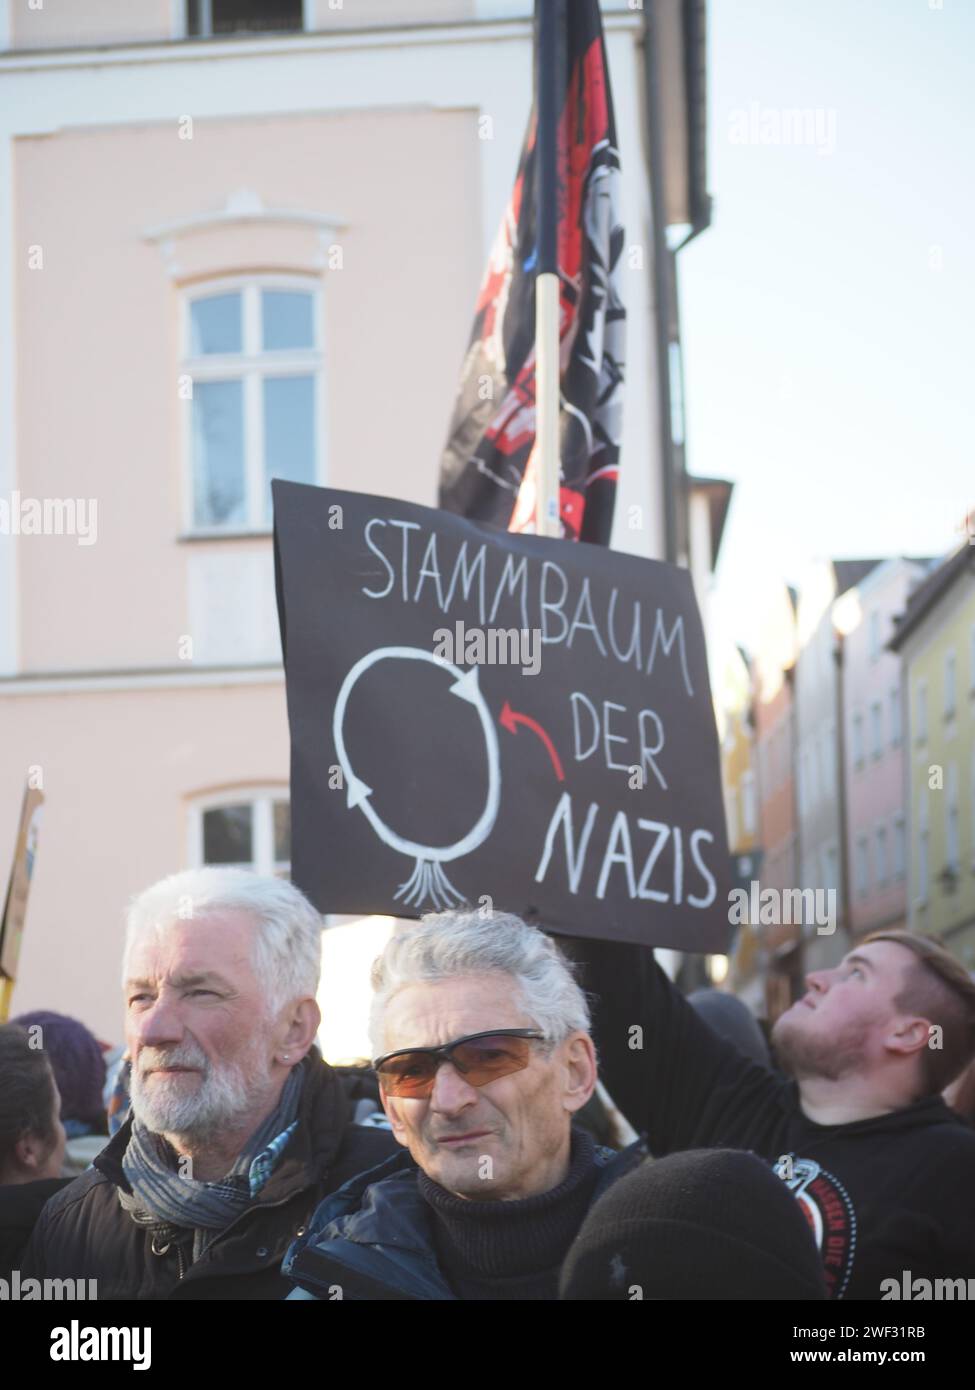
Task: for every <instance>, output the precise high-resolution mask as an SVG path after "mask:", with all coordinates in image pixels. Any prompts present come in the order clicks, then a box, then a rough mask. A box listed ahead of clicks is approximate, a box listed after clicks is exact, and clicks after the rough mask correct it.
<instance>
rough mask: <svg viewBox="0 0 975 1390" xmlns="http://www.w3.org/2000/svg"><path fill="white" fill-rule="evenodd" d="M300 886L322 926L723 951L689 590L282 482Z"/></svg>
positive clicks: (719, 810) (722, 879)
mask: <svg viewBox="0 0 975 1390" xmlns="http://www.w3.org/2000/svg"><path fill="white" fill-rule="evenodd" d="M273 490H274V528H275V530H274V536H275V569H276V575H277V588H278V611H279V616H280V620H281V636H282V648H283V651H284V657H285V671H286V677H287V695H288V716H289V721H290V725H291V817H292V876H293V878H294V881H295V883H296V884H297V885H298V886H299V887H300V888H302V889H303V890H304V891H305V892H306V893H307V894H308V895H309V897H310V898H311V899H312V900H313V902H314V903H315V904H316V905H317V907H318V908H319V910H320V911H322V912H335V913H351V914H358V913H387V914H391V915H395V916H403V917H411V916H413V917H415V916H419V915H420V914H422V913H424V912H430V911H435V910H438V909H442V908H445V907H449V906H453V905H455V904H458V903H460V902H466V903H469V904H471V905H472V906H478V905H481V904H483V903H484V902H485V900H488V901H489V902H490V904H491V905H492V906H493V907H495V908H498V909H505V910H510V911H513V912H518V913H519V914H520V915H522V916H524V917H525V918H526V919H527V920H530V921H536V922H539V923H540V924H541V925H544V926H546V927H549V928H552V929H553V930H555V931H561V932H564V933H567V934H569V935H572V934H577V935H581V936H587V937H604V938H607V939H611V940H616V941H628V942H637V943H643V944H646V945H653V946H670V947H677V948H680V949H682V950H689V951H708V952H720V951H723V950H724V949H725V948H726V946H727V943H728V933H729V927H728V891H729V888H730V861H729V856H728V848H727V840H726V833H725V825H724V811H723V804H722V797H721V786H720V774H719V763H718V747H717V739H716V735H715V725H714V712H713V709H712V705H711V695H710V689H709V683H708V673H707V662H706V655H705V645H704V635H703V631H702V628H701V622H700V617H699V614H698V609H697V604H696V601H695V598H694V593H693V588H692V584H691V578H690V575H689V574H688V573H687V572H686V571H684V570H680V569H677V568H675V567H673V566H671V565H665V564H661V563H658V562H656V561H651V560H641V559H637V558H634V557H632V556H627V555H622V554H620V553H618V552H615V551H611V550H607V549H604V548H602V547H599V546H590V545H585V544H572V543H568V542H564V541H554V540H549V539H546V538H543V537H537V536H518V535H513V534H510V533H509V532H506V531H498V530H495V529H493V528H490V527H486V526H483V525H478V524H476V523H473V522H469V521H466V520H464V519H463V518H461V517H457V516H454V515H452V514H449V513H447V512H443V511H434V510H432V509H430V508H427V507H418V506H414V505H411V504H410V503H406V502H399V501H394V500H391V499H388V498H383V497H373V496H363V495H360V494H358V493H352V492H342V491H338V490H335V489H330V488H314V487H307V486H305V485H303V484H298V483H286V482H275V483H274V485H273Z"/></svg>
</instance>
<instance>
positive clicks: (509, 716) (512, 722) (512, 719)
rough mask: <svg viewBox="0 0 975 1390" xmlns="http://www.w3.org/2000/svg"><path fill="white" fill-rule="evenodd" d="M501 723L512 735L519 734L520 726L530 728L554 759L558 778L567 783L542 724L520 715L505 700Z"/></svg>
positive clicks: (556, 754) (553, 745)
mask: <svg viewBox="0 0 975 1390" xmlns="http://www.w3.org/2000/svg"><path fill="white" fill-rule="evenodd" d="M499 722H500V724H501V727H502V728H504V729H507V730H508V732H509V733H512V734H515V733H517V732H518V725H519V724H524V725H525V726H526V728H529V729H531V730H532V731H533V733H536V734H537V735H538V737H539V738H540V739H541V740H542V742H543V743H544V744H545V747H546V748H547V749H548V756H549V757H550V758H551V759H552V766H553V767H554V768H555V775H556V777H557V778H558V779H559V781H560V782H564V781H565V773H564V772H563V771H562V764H561V763H560V762H559V755H558V753H556V751H555V744H554V743H553V742H552V740H551V739H550V738H549V736H548V734H547V733H546V732H545V730H544V729H543V728H542V726H541V724H539V722H538V720H537V719H532V718H531V717H530V715H527V714H519V713H518V712H517V711H516V710H513V709H512V708H511V706H510V705H509V704H508V701H507V700H505V702H504V709H503V710H502V711H501V719H500V721H499Z"/></svg>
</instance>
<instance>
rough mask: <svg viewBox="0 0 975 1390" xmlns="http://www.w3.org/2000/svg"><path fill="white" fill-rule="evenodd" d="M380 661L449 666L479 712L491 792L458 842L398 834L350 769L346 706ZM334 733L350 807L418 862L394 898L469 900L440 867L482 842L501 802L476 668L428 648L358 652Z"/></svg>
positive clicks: (491, 731)
mask: <svg viewBox="0 0 975 1390" xmlns="http://www.w3.org/2000/svg"><path fill="white" fill-rule="evenodd" d="M380 661H427V662H429V663H430V664H431V665H433V666H436V667H438V668H439V669H440V670H443V671H446V672H447V673H448V674H449V675H450V676H451V677H452V679H453V684H452V685H451V686H450V687H449V692H448V693H449V694H451V695H456V696H457V697H458V698H459V699H461V700H467V701H469V703H470V704H472V705H473V706H474V709H475V711H476V712H477V716H478V719H479V721H480V725H481V731H482V734H483V737H484V745H485V752H486V754H487V767H488V789H487V796H486V798H485V803H484V809H483V811H482V812H481V816H480V819H479V820H478V821H477V823H476V825H474V826H473V828H472V829H471V830H469V831H468V832H467V834H466V835H465V836H463V838H462V839H460V840H457V841H456V843H455V844H452V845H445V846H439V845H421V844H418V843H417V842H416V841H415V840H407V839H405V838H404V837H403V836H402V835H397V833H396V832H395V831H394V830H392V829H391V828H390V827H389V826H388V825H386V823H385V822H384V821H383V820H381V819H380V818H379V816H378V814H377V813H376V811H375V809H374V807H373V805H372V802H371V800H370V798H371V796H372V790H373V789H372V787H367V786H366V784H365V782H363V780H362V778H361V777H357V776H356V775H355V773H354V772H353V770H352V765H351V763H350V761H349V755H348V753H347V751H346V747H345V736H344V727H343V726H344V723H345V710H346V705H347V704H348V701H349V696H350V694H351V692H352V689H353V687H354V686H355V684H356V682H357V681H358V679H359V677H360V676H361V675H363V673H364V672H365V671H367V670H368V669H369V668H370V667H371V666H374V665H376V663H377V662H380ZM332 738H333V741H334V743H335V752H336V755H337V757H338V760H339V763H340V765H341V767H342V771H343V773H344V776H345V781H346V787H347V791H348V795H347V801H346V805H347V807H348V809H349V810H354V809H356V808H358V809H359V810H360V811H361V812H362V814H363V815H364V816H365V817H366V820H368V822H369V824H370V825H371V826H372V828H373V831H374V832H375V834H376V835H377V836H378V838H379V839H380V840H381V841H382V842H383V844H385V845H389V847H390V848H391V849H395V850H397V851H398V852H399V853H400V854H405V855H407V856H408V857H410V858H412V859H413V860H414V861H415V863H414V865H413V872H412V873H411V874H410V876H409V878H408V879H407V880H406V881H405V883H401V884H400V885H399V888H398V889H397V891H396V892H395V893H394V894H393V897H394V898H395V899H397V900H400V899H402V901H403V902H404V903H406V904H408V905H409V906H410V907H415V908H421V907H423V905H424V904H425V903H427V902H429V903H431V904H432V905H433V906H434V907H435V908H437V909H438V910H441V909H443V908H446V907H451V906H453V905H454V904H455V903H462V902H464V901H466V899H465V897H464V895H463V893H459V892H458V891H457V889H456V888H455V887H454V885H453V884H452V883H451V881H450V879H449V878H448V877H447V875H446V873H445V872H444V869H443V867H442V866H443V864H444V863H446V862H448V861H449V860H452V859H460V858H461V857H462V856H463V855H465V854H470V853H471V851H472V850H475V849H477V847H478V846H479V845H481V844H483V843H484V841H485V840H486V839H487V837H488V835H490V833H491V831H492V829H493V828H494V822H495V821H496V819H497V815H498V806H499V804H500V801H501V764H500V758H499V756H498V737H497V731H496V730H495V727H494V721H493V719H492V718H491V712H490V710H489V709H488V707H487V705H486V703H485V701H484V696H483V695H482V694H481V689H480V686H479V685H478V682H477V668H476V667H472V669H471V670H470V671H462V670H461V669H460V668H459V667H458V666H454V665H453V664H452V663H451V662H449V661H446V660H445V659H444V658H443V657H441V656H437V655H435V654H434V653H433V652H429V651H424V650H423V648H422V647H378V648H377V649H376V650H375V651H372V652H367V653H366V655H365V656H363V657H360V659H359V660H358V661H357V662H356V663H355V665H354V666H353V667H352V669H351V670H350V671H349V673H348V675H347V676H346V678H345V680H344V681H343V682H342V688H341V690H340V691H339V695H338V699H337V700H336V702H335V713H334V714H333V716H332Z"/></svg>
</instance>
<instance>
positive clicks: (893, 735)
mask: <svg viewBox="0 0 975 1390" xmlns="http://www.w3.org/2000/svg"><path fill="white" fill-rule="evenodd" d="M900 741H901V691H900V686H899V685H892V686H891V688H890V746H891V748H896V747H897V746H898V745H899V743H900Z"/></svg>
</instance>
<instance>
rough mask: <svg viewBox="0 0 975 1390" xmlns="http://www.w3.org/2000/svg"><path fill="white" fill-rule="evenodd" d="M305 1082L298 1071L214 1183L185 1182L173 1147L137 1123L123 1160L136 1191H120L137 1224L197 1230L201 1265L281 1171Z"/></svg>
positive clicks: (299, 1069)
mask: <svg viewBox="0 0 975 1390" xmlns="http://www.w3.org/2000/svg"><path fill="white" fill-rule="evenodd" d="M303 1081H304V1068H303V1067H294V1068H293V1069H292V1071H291V1073H290V1075H289V1076H288V1079H287V1081H286V1082H285V1083H284V1088H283V1090H282V1092H281V1099H280V1101H279V1102H278V1104H277V1107H276V1108H275V1109H274V1110H273V1111H272V1112H271V1114H270V1115H268V1117H267V1119H266V1120H265V1121H264V1123H263V1124H261V1125H260V1126H259V1127H258V1128H257V1129H256V1130H255V1131H254V1133H253V1134H252V1135H251V1137H250V1139H249V1140H248V1141H247V1143H246V1144H245V1145H244V1148H243V1149H242V1151H241V1153H240V1155H239V1156H238V1158H237V1160H236V1162H235V1163H234V1165H233V1167H232V1168H231V1169H230V1171H229V1172H228V1173H226V1174H225V1175H224V1176H223V1177H222V1178H219V1179H217V1180H216V1181H214V1182H199V1181H198V1180H197V1179H196V1178H191V1177H182V1176H181V1175H180V1172H179V1156H178V1155H177V1153H176V1152H175V1150H174V1149H173V1148H172V1146H171V1145H170V1144H169V1143H168V1142H167V1141H166V1140H165V1139H164V1138H163V1137H162V1135H161V1134H154V1133H153V1132H152V1131H151V1130H149V1129H147V1128H146V1127H145V1125H144V1124H142V1122H141V1121H140V1120H138V1119H137V1118H134V1117H133V1121H132V1133H131V1137H130V1139H129V1143H128V1147H127V1148H126V1150H125V1153H124V1155H123V1157H122V1171H123V1173H124V1174H125V1177H126V1180H127V1182H128V1184H129V1186H130V1187H131V1189H132V1191H131V1193H129V1192H123V1191H122V1190H121V1189H120V1190H119V1201H120V1202H121V1204H122V1206H123V1208H124V1209H125V1210H126V1211H127V1212H128V1213H129V1215H130V1216H131V1217H132V1220H133V1221H135V1222H136V1223H137V1224H138V1225H140V1226H154V1227H160V1228H165V1230H164V1231H161V1232H160V1233H161V1234H163V1233H165V1234H172V1235H175V1234H176V1232H178V1231H180V1230H183V1231H185V1230H192V1231H193V1259H194V1260H198V1259H199V1257H200V1255H201V1254H202V1253H203V1251H204V1250H205V1249H206V1247H207V1245H208V1244H209V1243H210V1242H211V1241H212V1240H214V1239H215V1238H216V1235H217V1234H219V1232H220V1231H223V1230H225V1229H226V1228H227V1226H229V1225H230V1223H231V1221H233V1220H234V1218H235V1217H237V1216H239V1215H240V1214H241V1212H243V1211H246V1210H247V1208H248V1207H249V1206H250V1205H251V1203H252V1202H253V1201H254V1199H255V1198H256V1197H257V1195H258V1193H259V1192H260V1191H261V1189H262V1188H263V1186H264V1184H265V1183H266V1182H267V1180H268V1178H269V1177H270V1176H271V1174H272V1172H273V1171H274V1169H275V1167H276V1166H277V1163H278V1162H279V1160H280V1158H281V1156H282V1154H283V1153H284V1150H285V1148H286V1147H287V1144H288V1140H289V1139H290V1138H291V1136H292V1134H293V1133H294V1131H295V1129H296V1128H297V1125H298V1121H297V1118H296V1117H297V1114H298V1103H299V1101H300V1099H301V1091H302V1085H303ZM208 1233H210V1234H209V1235H208Z"/></svg>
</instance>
